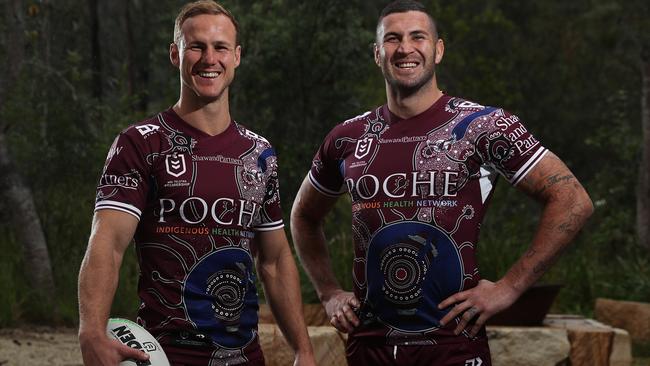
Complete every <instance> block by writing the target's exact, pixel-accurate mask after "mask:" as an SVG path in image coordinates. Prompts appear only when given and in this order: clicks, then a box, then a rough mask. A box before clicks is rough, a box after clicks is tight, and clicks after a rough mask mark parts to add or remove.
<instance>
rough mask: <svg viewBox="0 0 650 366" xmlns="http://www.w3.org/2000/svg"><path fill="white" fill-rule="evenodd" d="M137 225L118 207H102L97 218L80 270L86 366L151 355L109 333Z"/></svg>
mask: <svg viewBox="0 0 650 366" xmlns="http://www.w3.org/2000/svg"><path fill="white" fill-rule="evenodd" d="M137 225H138V220H137V218H135V217H134V216H133V215H130V214H128V213H125V212H121V211H117V210H109V209H107V210H99V211H97V212H96V213H95V216H94V217H93V224H92V230H91V234H90V239H89V241H88V248H87V249H86V255H85V256H84V259H83V262H82V263H81V269H80V271H79V343H80V345H81V353H82V356H83V360H84V365H111V366H115V365H117V364H119V362H121V361H122V360H124V359H126V358H136V359H139V360H146V359H147V358H148V356H146V355H145V354H144V353H143V352H141V351H138V350H135V349H133V348H131V347H128V346H126V345H123V344H121V343H120V342H118V341H116V340H111V339H109V338H108V336H107V335H106V323H107V321H108V318H109V315H110V311H111V305H112V303H113V297H114V295H115V291H116V289H117V284H118V280H119V271H120V266H121V264H122V257H123V255H124V252H125V251H126V248H127V247H128V246H129V243H130V242H131V239H132V238H133V234H134V233H135V229H136V227H137Z"/></svg>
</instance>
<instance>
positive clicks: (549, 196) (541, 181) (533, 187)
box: [439, 152, 594, 337]
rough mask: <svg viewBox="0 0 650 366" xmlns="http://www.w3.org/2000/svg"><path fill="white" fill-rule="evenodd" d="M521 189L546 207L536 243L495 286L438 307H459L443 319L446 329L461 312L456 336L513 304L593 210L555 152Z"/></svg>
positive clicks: (485, 284) (474, 330) (478, 288)
mask: <svg viewBox="0 0 650 366" xmlns="http://www.w3.org/2000/svg"><path fill="white" fill-rule="evenodd" d="M517 188H519V189H520V190H521V191H523V192H525V193H526V194H528V195H529V196H531V197H533V198H534V199H536V200H537V201H539V202H541V203H542V205H543V210H542V214H541V217H540V220H539V223H538V224H537V230H536V233H535V235H534V237H533V241H532V243H531V245H530V247H529V248H528V250H527V251H526V252H525V253H524V254H523V255H522V256H521V257H520V258H519V260H517V262H516V263H515V264H514V265H513V266H512V267H510V269H509V270H508V272H507V273H506V275H505V276H504V277H503V278H501V279H500V280H498V281H497V282H491V281H488V280H481V281H479V283H478V285H477V286H476V287H474V288H472V289H469V290H467V291H462V292H459V293H457V294H455V295H452V296H450V297H449V298H447V299H445V300H444V301H443V302H441V303H440V305H439V308H441V309H444V308H446V307H449V306H451V305H454V304H455V306H454V307H453V308H452V309H451V310H450V311H449V313H448V314H447V315H445V317H444V318H442V320H441V323H442V324H443V325H445V324H447V323H448V322H450V321H452V320H453V319H454V318H456V317H457V316H459V315H461V314H462V316H461V317H460V322H459V323H458V325H457V327H456V330H455V333H456V334H460V333H461V332H462V331H463V330H464V329H466V328H467V330H468V331H469V334H470V336H472V337H473V336H475V335H476V334H477V333H478V331H479V330H480V329H481V327H482V326H483V325H484V324H485V322H486V321H487V319H488V318H490V317H491V316H492V315H494V314H496V313H498V312H499V311H501V310H504V309H506V308H507V307H509V306H510V305H512V303H514V302H515V300H517V298H518V297H519V296H520V295H521V294H522V293H523V292H524V291H525V290H526V289H528V288H529V287H530V286H531V285H532V284H534V283H535V282H536V281H537V280H538V279H539V278H540V277H541V276H542V275H543V274H544V273H545V272H546V271H547V270H548V268H549V267H550V266H551V265H552V264H553V263H554V262H555V261H556V260H557V259H558V258H559V256H560V254H561V253H562V251H563V250H564V249H565V248H566V247H567V246H568V245H569V243H570V242H571V240H572V239H573V238H574V237H575V235H576V234H577V233H578V231H580V229H581V228H582V226H583V225H584V223H585V222H586V221H587V219H588V218H589V216H591V214H592V212H593V210H594V208H593V205H592V203H591V199H590V198H589V195H588V194H587V192H586V191H585V189H584V188H583V187H582V185H581V184H580V182H578V180H577V179H576V177H575V176H574V175H573V174H572V173H571V171H570V170H569V168H567V166H566V165H565V164H564V163H563V162H562V160H560V159H559V158H558V157H557V156H555V155H554V154H553V153H551V152H548V153H547V154H546V156H545V157H544V158H543V159H542V160H541V161H540V162H539V163H538V164H537V165H536V166H535V168H533V170H531V171H530V172H529V173H528V175H527V176H526V177H525V178H524V179H523V180H522V181H521V182H520V183H519V184H518V185H517ZM473 320H474V321H475V322H474V323H473V324H471V322H472V321H473ZM468 325H470V326H468Z"/></svg>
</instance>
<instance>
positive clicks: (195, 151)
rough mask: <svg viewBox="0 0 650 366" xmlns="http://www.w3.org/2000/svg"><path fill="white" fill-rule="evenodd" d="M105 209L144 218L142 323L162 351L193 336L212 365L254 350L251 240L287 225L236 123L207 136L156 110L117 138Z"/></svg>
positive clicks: (258, 148)
mask: <svg viewBox="0 0 650 366" xmlns="http://www.w3.org/2000/svg"><path fill="white" fill-rule="evenodd" d="M102 209H112V210H119V211H123V212H126V213H128V214H131V215H133V216H135V217H136V218H137V219H138V220H140V222H139V224H138V227H137V230H136V233H135V236H134V240H135V243H136V251H137V254H138V261H139V264H140V277H139V285H138V292H139V296H140V298H141V301H142V304H141V307H140V310H139V314H138V317H139V319H138V320H139V321H140V322H141V323H142V324H143V325H144V326H145V327H146V328H147V329H148V330H149V331H151V332H152V334H154V335H155V336H157V337H158V338H159V339H160V340H161V343H162V344H163V346H165V343H166V342H167V341H166V339H167V338H166V337H165V335H170V337H169V338H170V339H171V338H173V337H171V335H174V334H176V333H178V332H181V331H189V332H190V333H189V334H192V332H193V331H194V332H200V333H201V334H202V335H203V336H202V337H204V338H205V337H209V338H211V339H208V340H207V343H206V344H207V348H208V349H209V350H210V353H208V357H211V358H213V359H220V360H229V362H230V364H236V363H237V362H239V361H244V360H245V359H246V357H247V356H248V355H249V354H251V353H255V352H259V344H258V340H257V331H256V329H257V310H258V304H257V293H256V287H255V272H254V269H253V257H254V255H255V254H256V251H257V247H256V244H255V241H254V240H253V239H254V237H255V232H256V231H265V230H275V229H279V228H282V227H283V226H284V224H283V222H282V212H281V209H280V195H279V190H278V173H277V164H276V156H275V153H274V150H273V149H272V147H271V145H270V144H269V142H268V141H267V140H265V139H264V138H263V137H261V136H258V135H256V134H255V133H253V132H251V131H249V130H247V129H246V128H244V127H242V126H241V125H239V124H237V123H236V122H234V121H233V122H231V123H230V125H229V127H228V128H227V129H226V130H225V131H224V132H223V133H221V134H219V135H216V136H209V135H207V134H205V133H203V132H202V131H200V130H197V129H195V128H193V127H192V126H190V125H189V124H187V123H186V122H185V121H183V120H182V119H181V118H180V117H179V116H178V115H177V114H176V113H175V112H174V111H173V110H171V109H170V110H167V111H165V112H162V113H160V114H158V115H157V116H156V117H154V118H152V119H149V120H146V121H144V122H141V123H138V124H136V125H134V126H131V127H129V128H127V129H126V130H124V131H123V132H122V133H121V134H120V135H119V136H118V137H117V138H116V139H115V142H114V143H113V146H112V147H111V149H110V151H109V153H108V158H107V160H106V165H105V167H104V170H103V172H102V176H101V179H100V182H99V186H98V187H97V200H96V204H95V210H102ZM204 341H206V340H204ZM210 341H211V342H210ZM235 361H237V362H235Z"/></svg>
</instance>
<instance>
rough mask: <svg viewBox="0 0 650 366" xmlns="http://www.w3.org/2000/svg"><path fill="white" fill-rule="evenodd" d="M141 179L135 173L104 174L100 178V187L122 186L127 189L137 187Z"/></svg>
mask: <svg viewBox="0 0 650 366" xmlns="http://www.w3.org/2000/svg"><path fill="white" fill-rule="evenodd" d="M139 181H140V180H139V177H138V175H137V174H135V173H128V174H123V175H117V174H103V175H102V176H101V178H99V186H98V188H104V187H122V188H126V189H137V188H138V183H139Z"/></svg>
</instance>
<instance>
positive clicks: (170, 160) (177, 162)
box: [165, 153, 187, 178]
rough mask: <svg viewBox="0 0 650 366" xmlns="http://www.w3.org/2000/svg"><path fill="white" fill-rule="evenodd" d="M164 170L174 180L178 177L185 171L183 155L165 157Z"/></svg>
mask: <svg viewBox="0 0 650 366" xmlns="http://www.w3.org/2000/svg"><path fill="white" fill-rule="evenodd" d="M165 168H166V169H167V173H169V175H171V176H174V177H176V178H178V177H180V176H181V175H183V173H185V171H186V170H187V169H186V167H185V155H182V154H180V155H179V154H178V153H173V154H171V155H167V158H166V159H165Z"/></svg>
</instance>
